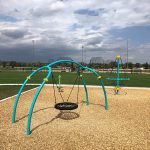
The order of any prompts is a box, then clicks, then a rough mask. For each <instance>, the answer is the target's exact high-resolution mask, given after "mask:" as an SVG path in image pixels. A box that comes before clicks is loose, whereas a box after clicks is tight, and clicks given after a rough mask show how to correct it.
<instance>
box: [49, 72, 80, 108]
mask: <svg viewBox="0 0 150 150" xmlns="http://www.w3.org/2000/svg"><path fill="white" fill-rule="evenodd" d="M80 79H81V76H80V73H79V72H78V74H77V77H76V79H75V81H74V83H73V86H72V88H71V91H70V93H69V96H68V98H67V100H66V101H65V100H64V98H63V95H62V93H61V92H60V91H59V90H58V93H59V94H60V97H61V99H62V102H60V103H57V98H56V91H55V86H54V84H55V85H56V87H57V89H59V86H58V85H57V83H56V80H55V77H54V75H53V74H52V83H53V90H54V98H55V106H54V108H55V109H58V110H74V109H77V108H78V99H79V98H78V97H79V82H80ZM77 81H78V90H77V100H76V103H73V102H68V101H69V98H70V96H71V93H72V91H73V89H74V86H75V84H76V82H77Z"/></svg>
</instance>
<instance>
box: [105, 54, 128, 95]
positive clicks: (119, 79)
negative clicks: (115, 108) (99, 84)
mask: <svg viewBox="0 0 150 150" xmlns="http://www.w3.org/2000/svg"><path fill="white" fill-rule="evenodd" d="M115 62H116V64H117V77H116V78H106V79H107V80H114V81H116V86H115V89H114V90H115V94H119V93H120V81H121V80H122V81H123V80H130V78H120V66H121V64H122V59H121V56H120V55H117V56H116V60H115Z"/></svg>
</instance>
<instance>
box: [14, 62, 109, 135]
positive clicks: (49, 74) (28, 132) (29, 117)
mask: <svg viewBox="0 0 150 150" xmlns="http://www.w3.org/2000/svg"><path fill="white" fill-rule="evenodd" d="M58 63H74V64H76V65H78V66H79V67H81V69H86V70H88V71H90V72H92V73H93V74H95V75H96V76H97V77H98V79H99V81H100V84H101V86H102V89H103V93H104V99H105V109H106V110H108V101H107V95H106V90H105V87H104V84H103V81H102V80H101V76H100V74H99V73H97V72H96V71H95V70H93V69H91V68H88V67H86V66H83V65H81V64H80V63H78V62H75V61H73V60H58V61H55V62H53V63H51V64H49V65H47V66H43V67H41V68H38V69H37V70H35V71H34V72H32V73H31V74H30V75H29V76H28V77H27V79H26V80H25V81H24V83H23V84H22V86H21V88H20V90H19V92H18V95H17V97H16V100H15V103H14V107H13V113H12V123H15V121H16V110H17V105H18V102H19V98H20V95H21V93H22V91H23V89H24V87H25V85H26V83H27V82H28V80H29V79H30V78H31V77H33V76H34V75H35V74H36V73H38V72H39V71H40V70H43V69H47V70H48V74H47V76H46V78H45V79H44V80H43V82H42V83H41V85H40V86H39V88H38V89H37V92H36V94H35V96H34V98H33V101H32V104H31V107H30V111H29V115H28V122H27V135H30V134H31V130H30V127H31V120H32V114H33V109H34V105H35V103H36V100H37V98H38V96H39V93H40V91H41V90H42V88H43V86H44V84H45V82H47V81H48V79H49V78H50V76H51V74H52V70H51V67H52V66H53V65H55V64H58ZM82 84H83V85H84V89H85V93H86V104H87V105H88V104H89V101H88V91H87V88H86V83H85V80H84V79H83V78H82Z"/></svg>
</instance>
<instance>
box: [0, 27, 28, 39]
mask: <svg viewBox="0 0 150 150" xmlns="http://www.w3.org/2000/svg"><path fill="white" fill-rule="evenodd" d="M27 32H28V31H27V30H24V29H23V30H12V29H11V30H2V31H1V34H2V36H3V35H4V36H7V37H10V38H13V39H18V38H23V37H24V36H25V34H27Z"/></svg>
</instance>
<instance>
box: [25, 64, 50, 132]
mask: <svg viewBox="0 0 150 150" xmlns="http://www.w3.org/2000/svg"><path fill="white" fill-rule="evenodd" d="M51 73H52V71H51V68H50V67H49V73H48V75H47V77H46V79H48V78H49V77H50V76H51ZM45 82H46V80H44V81H43V82H42V84H41V85H40V86H39V88H38V90H37V92H36V94H35V96H34V98H33V101H32V104H31V107H30V111H29V115H28V123H27V135H30V134H31V130H30V128H31V119H32V114H33V109H34V106H35V103H36V100H37V98H38V96H39V94H40V91H41V89H42V88H43V86H44V84H45Z"/></svg>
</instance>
